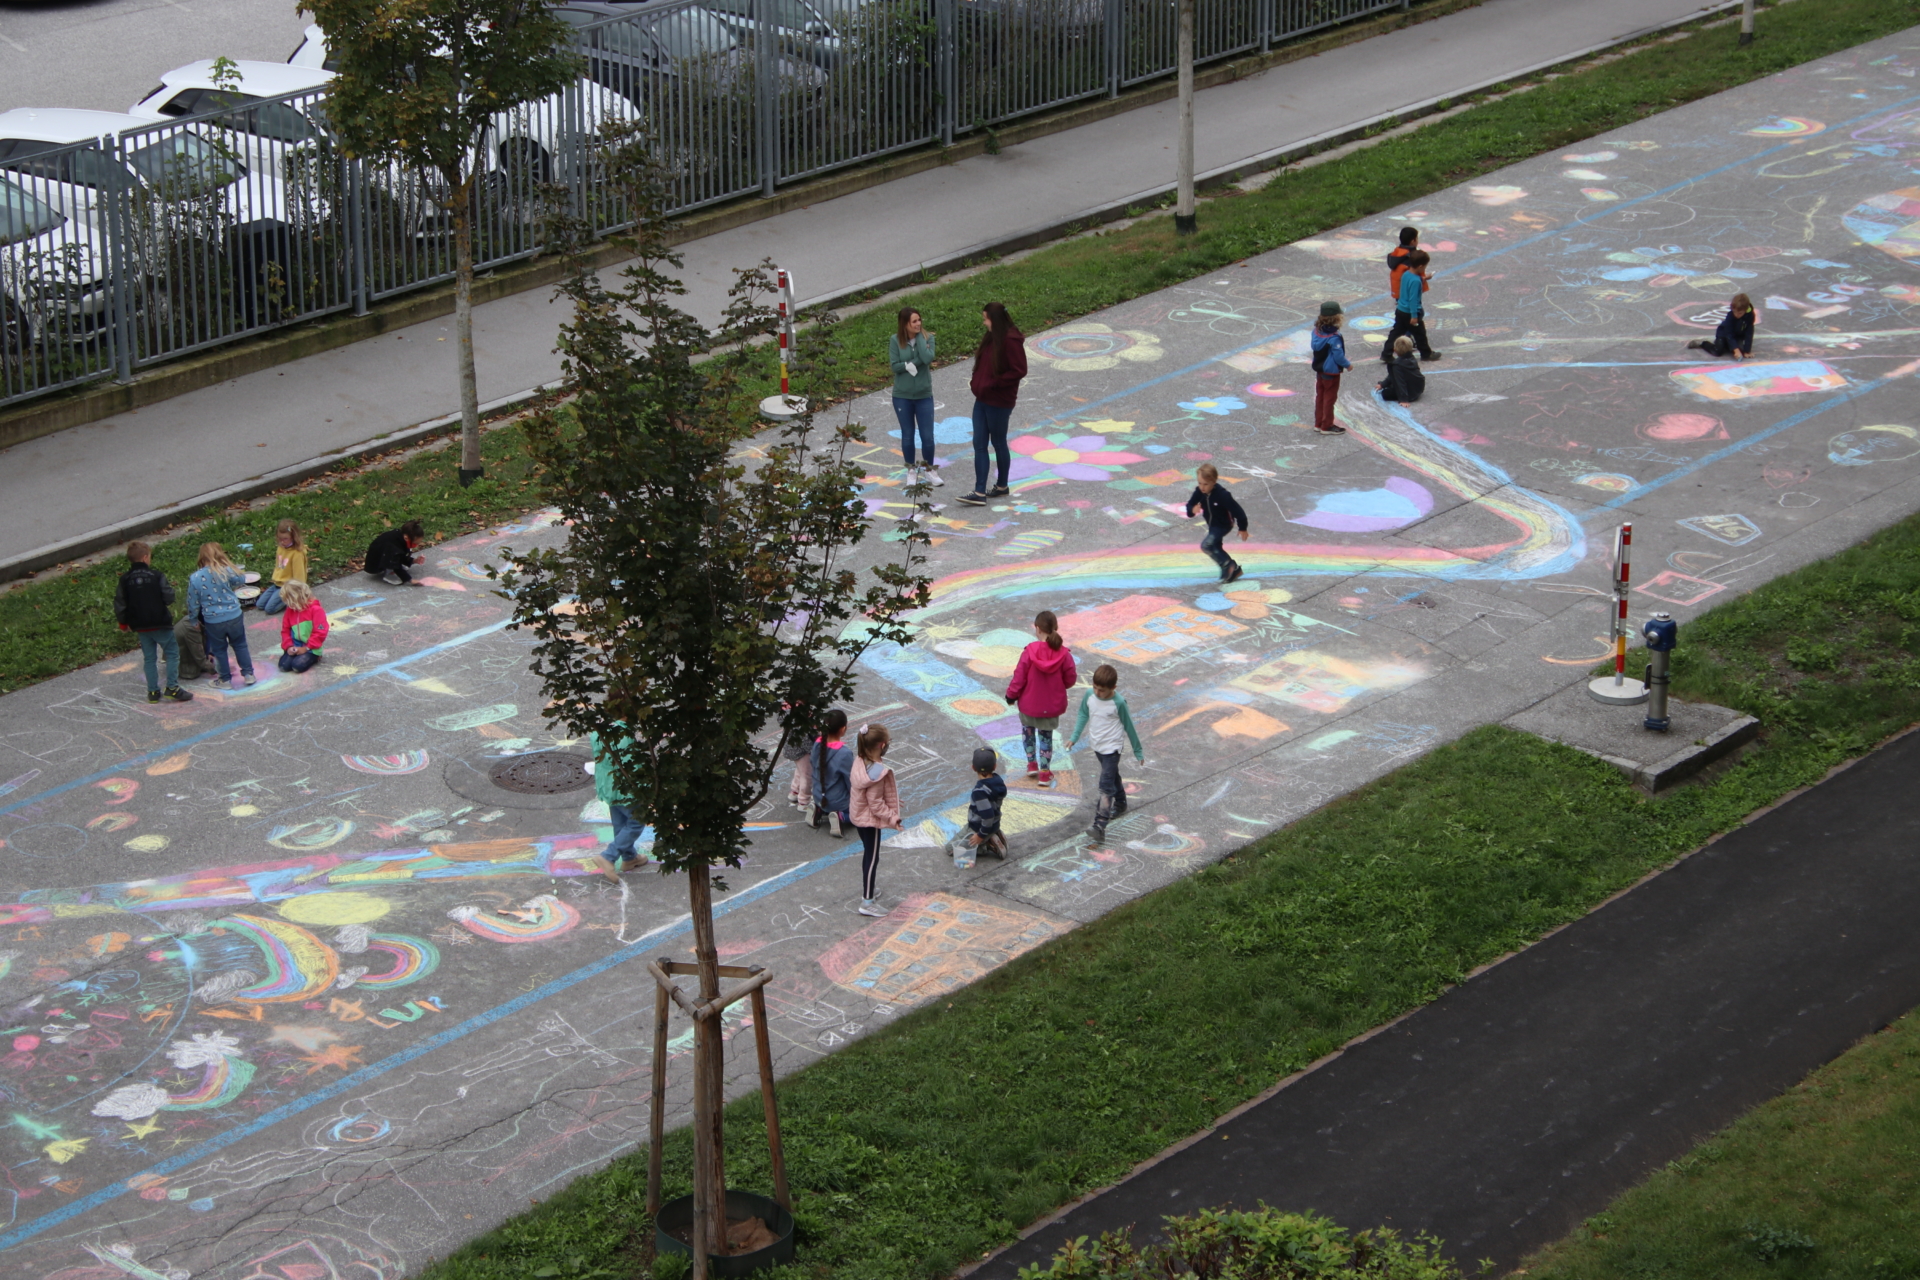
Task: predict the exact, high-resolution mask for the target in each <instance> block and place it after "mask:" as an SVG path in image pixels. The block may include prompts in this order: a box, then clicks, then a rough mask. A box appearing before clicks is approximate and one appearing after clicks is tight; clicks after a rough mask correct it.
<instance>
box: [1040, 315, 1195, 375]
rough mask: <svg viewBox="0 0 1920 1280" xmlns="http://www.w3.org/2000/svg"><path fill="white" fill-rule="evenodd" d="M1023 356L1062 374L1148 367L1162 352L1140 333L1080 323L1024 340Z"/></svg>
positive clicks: (1150, 337) (1149, 336) (1154, 341)
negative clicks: (1051, 367)
mask: <svg viewBox="0 0 1920 1280" xmlns="http://www.w3.org/2000/svg"><path fill="white" fill-rule="evenodd" d="M1027 354H1028V356H1030V357H1031V358H1032V359H1035V360H1038V361H1040V362H1042V363H1043V364H1048V365H1051V366H1053V367H1054V368H1055V369H1058V370H1060V371H1061V372H1062V373H1094V372H1097V371H1099V370H1101V369H1113V368H1117V367H1119V366H1120V365H1121V364H1152V363H1153V362H1154V361H1156V360H1159V359H1161V358H1162V357H1163V356H1165V355H1166V351H1165V349H1164V348H1162V347H1161V345H1160V339H1159V338H1158V337H1156V336H1154V335H1153V334H1151V333H1147V332H1145V331H1144V330H1140V329H1115V328H1112V327H1110V326H1108V325H1104V324H1093V323H1080V324H1070V325H1066V326H1063V327H1061V328H1058V329H1049V330H1047V331H1046V332H1045V333H1042V334H1037V335H1035V336H1034V337H1031V338H1028V339H1027Z"/></svg>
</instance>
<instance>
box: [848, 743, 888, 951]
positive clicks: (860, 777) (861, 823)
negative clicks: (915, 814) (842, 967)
mask: <svg viewBox="0 0 1920 1280" xmlns="http://www.w3.org/2000/svg"><path fill="white" fill-rule="evenodd" d="M890 745H892V739H891V738H890V737H889V736H888V734H887V727H886V726H885V725H883V724H863V725H861V726H860V738H859V754H858V755H857V756H856V757H855V758H854V761H853V768H852V770H851V776H850V779H849V781H850V783H851V789H852V792H853V804H852V815H853V829H854V830H855V831H858V832H859V833H860V914H861V915H863V916H884V915H885V914H887V913H886V910H885V909H884V908H883V907H881V905H880V903H879V896H880V885H879V878H880V833H881V832H883V831H887V830H893V831H898V830H900V789H899V787H898V785H897V784H896V783H895V782H894V778H893V770H892V769H890V768H888V767H887V765H886V762H885V759H884V757H885V756H886V754H887V748H888V747H889V746H890Z"/></svg>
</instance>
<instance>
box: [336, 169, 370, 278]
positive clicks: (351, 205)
mask: <svg viewBox="0 0 1920 1280" xmlns="http://www.w3.org/2000/svg"><path fill="white" fill-rule="evenodd" d="M339 163H340V177H341V183H340V187H341V190H342V191H343V192H345V194H346V198H347V296H348V297H349V298H350V299H352V301H353V314H355V315H357V316H363V315H365V314H367V256H368V246H367V205H366V200H367V182H366V174H365V173H364V172H362V170H361V168H360V162H359V161H358V160H350V159H348V158H347V157H346V156H341V157H340V158H339Z"/></svg>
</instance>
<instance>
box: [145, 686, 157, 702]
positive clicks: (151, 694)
mask: <svg viewBox="0 0 1920 1280" xmlns="http://www.w3.org/2000/svg"><path fill="white" fill-rule="evenodd" d="M147 701H148V702H158V701H160V691H159V690H158V689H149V690H147Z"/></svg>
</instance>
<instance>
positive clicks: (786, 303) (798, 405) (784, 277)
mask: <svg viewBox="0 0 1920 1280" xmlns="http://www.w3.org/2000/svg"><path fill="white" fill-rule="evenodd" d="M774 271H775V273H776V278H777V281H778V285H779V289H780V298H779V302H778V303H777V306H778V309H779V312H780V394H779V395H777V396H768V397H767V398H766V399H764V400H762V401H761V402H760V412H761V414H763V415H764V416H766V417H769V418H772V419H774V420H775V421H784V420H785V419H788V418H797V417H799V416H800V415H801V414H803V413H805V412H806V411H807V402H806V400H805V398H804V397H801V396H796V395H793V394H792V393H791V391H790V390H789V388H788V386H787V358H788V353H789V352H791V351H792V350H793V311H794V302H793V277H792V276H791V275H790V274H788V272H787V269H786V268H785V267H775V268H774Z"/></svg>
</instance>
